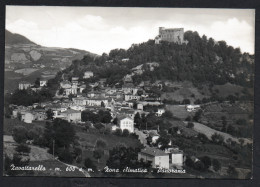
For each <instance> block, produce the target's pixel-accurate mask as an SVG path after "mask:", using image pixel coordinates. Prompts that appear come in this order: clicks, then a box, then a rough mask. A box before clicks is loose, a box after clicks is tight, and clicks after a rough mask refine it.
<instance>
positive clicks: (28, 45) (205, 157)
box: [2, 5, 255, 179]
mask: <svg viewBox="0 0 260 187" xmlns="http://www.w3.org/2000/svg"><path fill="white" fill-rule="evenodd" d="M254 72H255V9H228V8H226V9H221V8H218V9H217V8H159V7H158V8H149V7H146V8H141V7H140V8H138V7H83V6H81V7H76V6H75V7H73V6H19V5H8V6H6V15H5V52H4V106H2V107H3V108H4V117H3V153H2V154H3V176H5V177H8V176H20V177H21V176H23V177H27V176H33V177H41V176H44V177H75V178H76V177H77V178H85V177H90V178H91V177H94V178H97V177H102V178H104V177H109V178H200V179H252V176H253V170H252V167H253V151H254V150H253V127H254V77H255V75H254Z"/></svg>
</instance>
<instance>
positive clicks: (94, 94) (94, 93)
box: [87, 91, 101, 98]
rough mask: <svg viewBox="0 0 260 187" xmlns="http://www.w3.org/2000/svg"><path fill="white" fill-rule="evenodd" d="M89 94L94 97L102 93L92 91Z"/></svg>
mask: <svg viewBox="0 0 260 187" xmlns="http://www.w3.org/2000/svg"><path fill="white" fill-rule="evenodd" d="M87 96H88V97H90V98H92V97H100V96H101V93H100V92H99V91H91V92H88V94H87Z"/></svg>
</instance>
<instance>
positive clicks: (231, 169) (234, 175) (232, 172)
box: [227, 165, 238, 178]
mask: <svg viewBox="0 0 260 187" xmlns="http://www.w3.org/2000/svg"><path fill="white" fill-rule="evenodd" d="M227 173H228V175H229V176H230V177H232V178H237V176H238V172H237V170H236V168H234V167H233V166H231V165H229V166H228V170H227Z"/></svg>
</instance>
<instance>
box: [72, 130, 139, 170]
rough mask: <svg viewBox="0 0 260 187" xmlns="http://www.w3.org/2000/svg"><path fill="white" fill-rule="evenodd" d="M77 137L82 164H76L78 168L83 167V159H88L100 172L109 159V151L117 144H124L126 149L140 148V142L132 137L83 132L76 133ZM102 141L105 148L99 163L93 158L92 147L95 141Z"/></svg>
mask: <svg viewBox="0 0 260 187" xmlns="http://www.w3.org/2000/svg"><path fill="white" fill-rule="evenodd" d="M77 136H79V137H80V138H79V143H80V145H81V148H82V152H83V153H82V158H83V160H82V162H81V163H80V164H76V163H75V165H78V166H83V164H84V159H85V158H90V159H91V160H92V161H93V162H94V164H95V165H96V166H97V168H98V169H100V170H102V169H103V168H104V167H105V166H106V161H107V159H108V157H109V150H110V149H112V148H113V147H115V146H117V145H119V144H124V145H126V146H127V147H133V148H135V147H141V144H140V142H139V141H138V139H136V138H134V137H131V136H129V137H119V136H116V135H113V134H109V135H103V134H100V133H85V132H77ZM99 139H101V140H103V141H104V142H106V147H105V150H104V155H103V156H102V157H101V159H100V160H99V162H98V161H97V160H96V159H95V158H94V157H93V151H94V150H95V148H94V146H95V144H96V141H97V140H99Z"/></svg>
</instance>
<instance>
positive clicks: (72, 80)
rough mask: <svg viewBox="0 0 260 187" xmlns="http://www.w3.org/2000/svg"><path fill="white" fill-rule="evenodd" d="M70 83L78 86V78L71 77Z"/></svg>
mask: <svg viewBox="0 0 260 187" xmlns="http://www.w3.org/2000/svg"><path fill="white" fill-rule="evenodd" d="M71 83H72V85H76V86H77V85H78V83H79V78H78V77H72V78H71Z"/></svg>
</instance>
